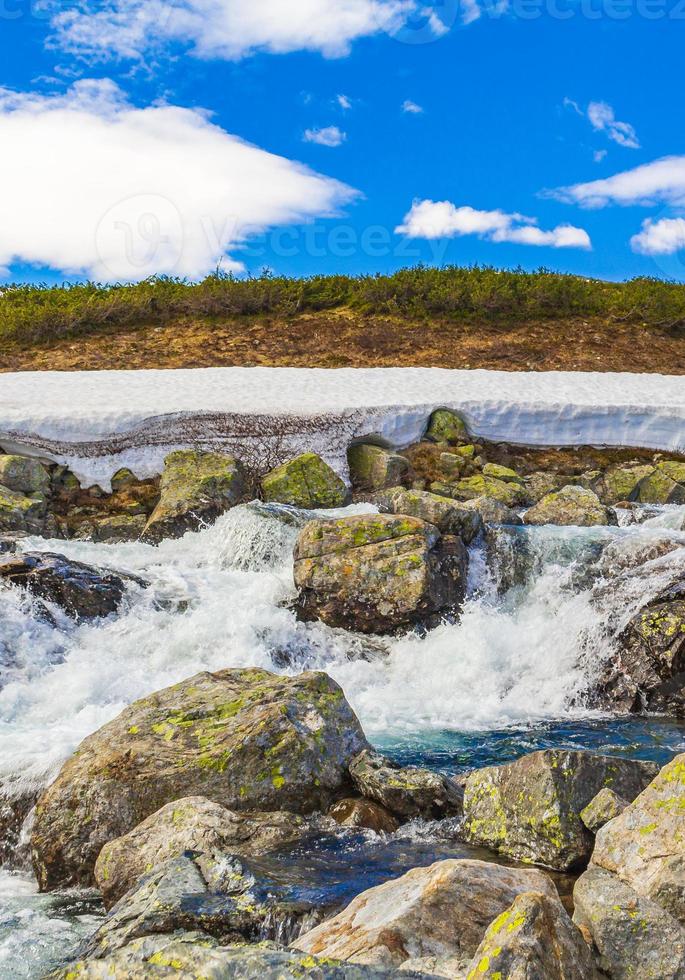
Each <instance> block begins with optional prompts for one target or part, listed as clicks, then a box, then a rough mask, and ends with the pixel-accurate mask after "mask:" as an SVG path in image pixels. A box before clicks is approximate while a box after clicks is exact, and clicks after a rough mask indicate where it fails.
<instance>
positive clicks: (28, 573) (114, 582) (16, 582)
mask: <svg viewBox="0 0 685 980" xmlns="http://www.w3.org/2000/svg"><path fill="white" fill-rule="evenodd" d="M0 582H6V583H7V584H8V585H13V586H17V587H19V588H22V589H26V591H27V592H30V593H31V595H34V596H37V597H38V598H39V599H43V600H44V601H46V602H52V603H54V604H55V605H56V606H59V608H60V609H62V610H63V611H64V612H65V613H66V614H67V615H68V616H70V617H71V618H72V619H75V620H76V621H77V622H80V621H82V620H88V619H97V618H99V617H103V616H110V615H111V614H112V613H115V612H116V611H117V610H118V609H119V607H120V605H121V603H122V601H123V598H124V595H125V593H126V590H127V588H129V586H131V585H136V586H139V587H141V588H144V587H145V585H146V583H145V582H144V581H143V580H142V579H139V578H137V577H135V576H132V575H122V574H119V573H115V572H108V571H105V570H103V569H98V568H93V567H92V566H91V565H84V564H82V563H81V562H78V561H72V560H71V559H69V558H65V557H64V556H63V555H54V554H50V553H48V552H38V551H36V552H33V551H26V552H23V553H22V554H20V555H14V556H13V557H11V558H7V559H4V560H0Z"/></svg>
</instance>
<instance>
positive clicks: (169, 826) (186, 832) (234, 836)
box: [95, 796, 309, 908]
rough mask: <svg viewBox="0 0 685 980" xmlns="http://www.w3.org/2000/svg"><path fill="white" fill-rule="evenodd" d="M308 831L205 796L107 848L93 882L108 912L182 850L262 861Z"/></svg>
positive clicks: (287, 817) (285, 818)
mask: <svg viewBox="0 0 685 980" xmlns="http://www.w3.org/2000/svg"><path fill="white" fill-rule="evenodd" d="M308 830H309V825H308V824H307V822H306V821H305V820H304V819H303V818H302V817H299V816H297V815H296V814H294V813H285V812H278V811H276V812H274V813H260V812H248V813H235V812H234V811H232V810H227V809H226V807H223V806H221V805H220V804H219V803H212V801H211V800H208V799H206V798H205V797H203V796H187V797H183V798H182V799H180V800H174V802H173V803H167V804H166V805H165V806H163V807H162V808H161V810H157V812H156V813H153V814H152V815H151V816H149V817H148V818H147V819H146V820H143V822H142V823H140V824H138V826H137V827H134V829H133V830H131V831H130V832H129V833H128V834H125V835H124V836H123V837H117V838H115V839H114V840H111V841H109V842H108V843H107V844H105V846H104V847H103V848H102V850H101V851H100V854H99V856H98V859H97V862H96V864H95V883H96V885H97V887H98V888H99V889H100V891H101V892H102V897H103V899H104V902H105V905H106V906H107V907H108V908H109V907H110V906H111V905H113V904H114V903H115V902H117V901H118V900H119V899H120V898H121V897H122V895H124V894H125V893H126V892H127V891H128V890H129V888H131V887H132V886H133V885H134V884H135V883H136V881H137V880H138V879H139V878H141V877H142V876H143V875H144V874H146V873H147V872H149V871H150V870H151V869H152V868H153V867H154V866H155V865H156V864H160V863H162V862H164V861H167V860H169V859H170V858H174V857H179V856H180V855H181V854H183V853H184V851H201V852H205V853H207V852H211V851H228V852H230V853H231V854H242V855H248V856H249V855H252V856H259V855H262V854H266V853H268V852H269V851H271V850H273V849H274V848H277V847H280V846H282V845H283V844H289V843H293V842H294V841H296V840H299V839H301V838H302V837H303V836H305V835H306V834H307V832H308Z"/></svg>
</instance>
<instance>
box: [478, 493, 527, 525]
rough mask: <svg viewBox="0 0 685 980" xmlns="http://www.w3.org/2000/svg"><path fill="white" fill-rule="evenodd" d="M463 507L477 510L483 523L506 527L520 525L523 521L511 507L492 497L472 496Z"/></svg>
mask: <svg viewBox="0 0 685 980" xmlns="http://www.w3.org/2000/svg"><path fill="white" fill-rule="evenodd" d="M464 507H466V508H468V509H469V510H475V511H477V512H478V513H479V514H480V516H481V520H482V521H483V523H484V524H498V525H505V526H508V527H521V526H522V525H523V521H522V520H521V518H520V517H519V515H518V514H517V513H516V511H515V510H512V509H511V507H507V505H506V504H503V503H501V501H499V500H494V499H493V498H492V497H474V499H473V500H467V501H466V503H465V504H464Z"/></svg>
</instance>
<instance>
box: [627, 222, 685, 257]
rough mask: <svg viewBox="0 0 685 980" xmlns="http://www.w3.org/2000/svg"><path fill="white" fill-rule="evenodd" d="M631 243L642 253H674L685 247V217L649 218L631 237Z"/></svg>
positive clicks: (634, 248)
mask: <svg viewBox="0 0 685 980" xmlns="http://www.w3.org/2000/svg"><path fill="white" fill-rule="evenodd" d="M630 245H631V248H632V249H633V251H634V252H640V253H641V254H642V255H674V254H675V253H676V252H680V251H681V250H682V249H685V218H662V219H661V220H660V221H652V220H651V218H647V220H646V221H643V222H642V231H641V232H640V233H639V234H638V235H633V237H632V238H631V239H630Z"/></svg>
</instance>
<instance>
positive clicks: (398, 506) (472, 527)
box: [373, 487, 483, 544]
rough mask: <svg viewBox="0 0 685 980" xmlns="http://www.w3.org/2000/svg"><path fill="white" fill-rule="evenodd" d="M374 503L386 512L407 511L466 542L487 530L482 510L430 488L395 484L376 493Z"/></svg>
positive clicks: (402, 512)
mask: <svg viewBox="0 0 685 980" xmlns="http://www.w3.org/2000/svg"><path fill="white" fill-rule="evenodd" d="M373 502H374V503H375V504H376V505H377V506H378V509H379V510H380V511H381V513H382V514H404V515H406V516H407V517H418V518H420V519H421V520H422V521H427V522H428V523H429V524H434V525H435V526H436V527H437V529H438V530H439V531H440V532H441V533H442V534H455V535H457V536H458V537H460V538H461V539H462V541H463V542H464V544H471V542H472V541H473V540H474V539H475V538H477V537H478V535H479V534H480V532H481V531H482V529H483V522H482V520H480V519H479V514H480V511H479V510H478V508H475V509H474V508H472V507H469V506H467V505H466V504H462V503H459V502H458V501H456V500H450V499H449V498H447V497H440V496H438V494H436V493H428V492H427V491H426V490H405V489H404V487H392V488H391V489H389V490H385V491H383V492H381V493H377V494H375V495H374V498H373Z"/></svg>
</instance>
